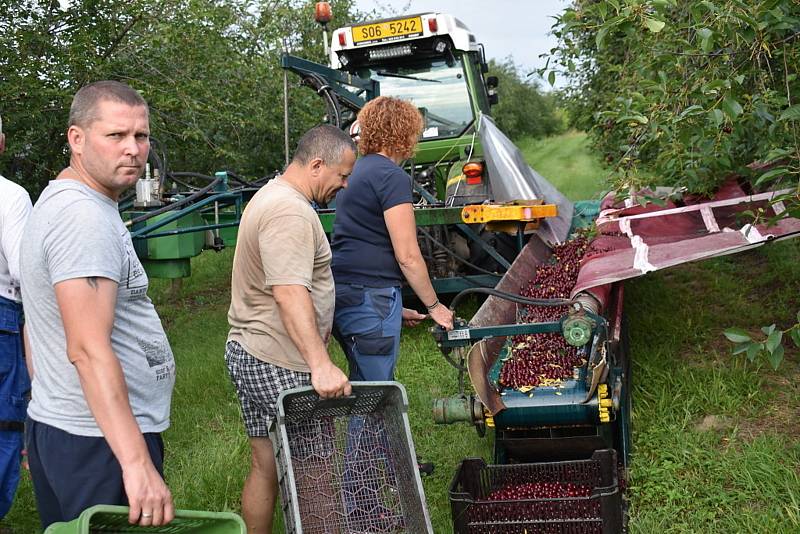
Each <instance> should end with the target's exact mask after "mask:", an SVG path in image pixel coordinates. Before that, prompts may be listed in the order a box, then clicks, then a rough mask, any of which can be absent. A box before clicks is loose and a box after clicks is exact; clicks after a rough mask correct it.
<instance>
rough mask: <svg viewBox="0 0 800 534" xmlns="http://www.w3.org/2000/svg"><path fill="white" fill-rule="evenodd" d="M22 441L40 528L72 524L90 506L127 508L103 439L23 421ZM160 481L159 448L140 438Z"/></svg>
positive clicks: (155, 439)
mask: <svg viewBox="0 0 800 534" xmlns="http://www.w3.org/2000/svg"><path fill="white" fill-rule="evenodd" d="M26 425H27V426H26V432H25V440H26V446H27V449H28V463H29V464H30V467H31V479H32V480H33V491H34V493H35V494H36V506H37V508H38V509H39V518H40V519H41V521H42V528H43V529H46V528H47V527H48V526H49V525H50V524H51V523H56V522H59V521H72V520H73V519H75V518H76V517H78V516H79V515H80V514H81V512H83V511H84V510H85V509H86V508H89V507H90V506H94V505H96V504H116V505H121V506H127V505H128V497H127V496H126V495H125V486H124V484H123V482H122V468H121V467H120V465H119V462H118V461H117V458H116V457H115V456H114V453H113V452H112V451H111V447H109V446H108V442H107V441H106V439H105V438H103V437H87V436H76V435H75V434H70V433H68V432H64V431H63V430H60V429H58V428H55V427H53V426H50V425H46V424H44V423H39V422H37V421H34V420H33V419H31V418H28V422H27V424H26ZM144 440H145V443H146V444H147V449H148V451H149V452H150V457H151V458H152V460H153V464H155V466H156V469H157V470H158V472H159V473H161V474H162V476H163V472H164V471H163V466H164V442H163V441H162V440H161V435H160V434H144Z"/></svg>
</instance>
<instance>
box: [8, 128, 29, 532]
mask: <svg viewBox="0 0 800 534" xmlns="http://www.w3.org/2000/svg"><path fill="white" fill-rule="evenodd" d="M5 148H6V137H5V134H4V133H3V119H2V117H0V154H2V153H3V152H5ZM30 212H31V199H30V196H29V195H28V192H27V191H25V189H24V188H22V187H21V186H19V185H17V184H16V183H14V182H12V181H11V180H8V179H6V178H5V177H3V176H1V175H0V520H2V519H3V518H4V517H5V516H6V514H7V513H8V511H9V510H10V509H11V504H12V503H13V502H14V495H15V493H16V491H17V485H18V484H19V473H20V463H21V461H20V460H21V458H22V449H23V430H24V423H25V409H26V408H27V405H28V398H29V397H30V389H31V382H30V377H29V376H28V369H27V365H26V364H28V361H29V356H28V352H29V351H27V350H24V348H25V343H24V342H23V338H24V326H23V314H22V294H21V292H20V287H19V249H20V244H21V242H22V230H23V228H24V227H25V222H26V221H27V219H28V215H29V214H30Z"/></svg>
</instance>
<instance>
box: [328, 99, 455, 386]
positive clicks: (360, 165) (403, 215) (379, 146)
mask: <svg viewBox="0 0 800 534" xmlns="http://www.w3.org/2000/svg"><path fill="white" fill-rule="evenodd" d="M358 124H359V126H360V138H359V141H358V149H359V152H360V153H361V155H362V156H363V157H362V158H360V159H359V160H358V161H357V162H356V164H355V167H353V172H352V174H351V175H350V177H349V178H348V185H347V188H346V189H342V190H341V191H340V192H339V194H338V196H337V197H336V221H335V223H334V225H333V243H332V247H331V248H332V250H333V262H332V269H333V277H334V280H335V282H336V312H335V315H334V320H333V323H334V328H333V333H334V336H335V337H336V339H337V340H338V341H339V343H340V344H341V345H342V348H343V349H344V352H345V354H346V355H347V360H348V363H349V366H350V380H359V381H360V380H392V379H393V378H394V367H395V364H396V362H397V353H398V351H399V348H400V328H401V326H402V323H403V322H405V323H406V324H408V325H412V326H413V325H415V324H417V323H418V322H419V321H421V320H422V319H424V318H425V317H426V316H425V315H422V314H420V313H418V312H416V311H414V310H408V309H405V308H403V301H402V294H401V290H400V286H401V284H402V281H403V278H404V277H405V279H406V281H408V284H409V285H410V286H411V289H413V290H414V293H416V295H417V297H418V298H419V299H420V301H421V302H422V303H423V304H424V305H425V306H426V308H427V309H428V312H429V314H430V317H431V318H432V319H433V320H434V321H436V322H437V323H438V324H440V325H442V326H443V327H445V328H447V329H451V328H452V327H453V313H452V312H451V311H450V310H449V309H448V308H447V307H446V306H444V305H443V304H441V303H440V302H439V299H438V298H437V297H436V292H435V291H434V289H433V285H432V284H431V280H430V277H429V276H428V268H427V266H426V265H425V261H424V260H423V258H422V253H421V252H420V250H419V244H418V243H417V225H416V222H415V220H414V210H413V207H412V201H413V197H412V182H411V177H410V176H409V175H408V174H407V173H406V172H405V171H404V170H403V169H402V167H400V163H402V162H403V161H405V160H406V159H408V158H410V157H411V156H412V155H413V154H414V150H415V148H416V146H417V140H418V139H419V136H420V134H421V133H422V128H423V121H422V116H421V115H420V113H419V111H418V110H417V108H416V107H414V105H413V104H411V103H410V102H406V101H404V100H400V99H397V98H391V97H384V96H381V97H378V98H376V99H374V100H371V101H370V102H368V103H367V105H366V106H364V108H363V109H362V110H361V112H360V113H359V114H358Z"/></svg>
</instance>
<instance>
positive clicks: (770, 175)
mask: <svg viewBox="0 0 800 534" xmlns="http://www.w3.org/2000/svg"><path fill="white" fill-rule="evenodd" d="M787 172H789V169H787V168H786V167H778V168H777V169H772V170H771V171H767V172H765V173H764V174H762V175H761V176H759V177H758V180H756V183H755V185H759V184H763V183H764V182H769V181H770V180H774V179H775V178H776V177H777V176H782V175H784V174H786V173H787Z"/></svg>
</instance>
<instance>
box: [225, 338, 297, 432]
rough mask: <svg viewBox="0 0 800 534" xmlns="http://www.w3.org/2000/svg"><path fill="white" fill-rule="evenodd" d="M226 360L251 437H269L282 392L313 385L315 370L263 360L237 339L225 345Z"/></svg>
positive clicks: (245, 424)
mask: <svg viewBox="0 0 800 534" xmlns="http://www.w3.org/2000/svg"><path fill="white" fill-rule="evenodd" d="M225 363H226V364H228V373H230V375H231V380H233V384H234V385H235V386H236V393H237V395H238V396H239V404H240V405H241V407H242V419H243V420H244V426H245V428H246V429H247V435H248V436H250V437H251V438H255V437H268V436H269V425H270V423H271V422H272V420H273V419H274V418H275V416H276V414H277V413H278V410H277V408H276V407H275V404H276V403H277V402H278V395H280V394H281V392H282V391H284V390H286V389H292V388H296V387H300V386H308V385H310V384H311V373H303V372H300V371H292V370H291V369H285V368H283V367H278V366H277V365H272V364H271V363H267V362H263V361H261V360H259V359H258V358H256V357H254V356H251V355H250V354H249V353H248V352H247V351H246V350H244V348H243V347H242V346H241V345H240V344H239V343H237V342H236V341H228V343H227V344H226V345H225Z"/></svg>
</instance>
